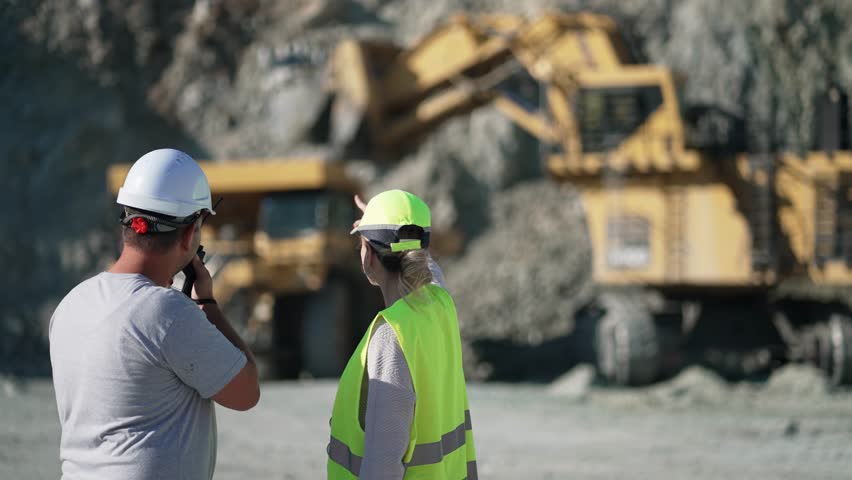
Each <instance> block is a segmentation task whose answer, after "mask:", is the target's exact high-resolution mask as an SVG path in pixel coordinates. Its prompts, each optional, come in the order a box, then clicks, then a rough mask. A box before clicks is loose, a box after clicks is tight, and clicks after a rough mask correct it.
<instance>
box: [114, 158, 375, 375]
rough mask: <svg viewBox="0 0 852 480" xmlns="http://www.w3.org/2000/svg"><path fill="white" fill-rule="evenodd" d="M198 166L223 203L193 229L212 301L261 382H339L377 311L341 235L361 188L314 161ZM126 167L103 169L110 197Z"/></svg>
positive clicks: (348, 239)
mask: <svg viewBox="0 0 852 480" xmlns="http://www.w3.org/2000/svg"><path fill="white" fill-rule="evenodd" d="M200 165H201V168H202V169H203V170H204V173H205V174H206V175H207V178H208V180H209V182H210V189H211V191H212V192H213V195H214V196H216V197H222V199H223V200H222V202H221V203H220V204H219V206H218V207H217V208H216V211H217V214H216V215H215V216H211V217H209V218H208V220H207V221H206V222H205V224H204V227H203V229H202V245H204V247H205V250H206V251H207V252H208V254H207V258H208V260H207V266H208V269H210V271H211V274H212V275H213V276H214V282H213V285H214V296H215V297H216V299H217V300H218V302H219V303H220V304H221V305H223V308H224V309H225V312H226V315H227V316H228V318H229V319H230V320H231V321H232V322H233V323H235V327H237V328H238V330H239V331H240V333H241V335H242V336H243V338H244V339H245V340H246V341H247V342H248V343H249V345H250V346H251V348H252V350H253V351H254V352H255V354H256V357H257V359H258V363H259V364H260V367H261V369H262V372H261V373H262V375H263V376H264V377H267V378H269V377H288V378H293V377H296V376H300V375H310V376H314V377H327V376H335V375H339V374H340V372H342V370H343V367H344V366H345V362H346V361H347V359H348V358H349V355H350V354H351V352H352V350H353V349H354V347H355V345H356V343H357V341H358V340H359V339H360V337H361V335H362V334H363V332H364V330H365V329H366V327H367V324H368V323H369V321H370V320H372V315H373V314H374V313H375V312H376V311H378V310H379V309H381V298H380V297H379V296H378V295H377V294H376V292H375V291H373V290H374V289H371V288H370V287H369V285H367V284H366V282H364V281H363V278H362V275H361V270H360V264H359V263H358V255H357V247H358V244H357V242H356V239H355V238H354V237H353V236H351V235H350V234H349V230H351V228H352V222H353V220H354V219H355V218H358V214H357V212H356V211H355V206H354V204H353V201H352V196H353V195H354V194H356V193H360V192H361V186H360V185H359V184H358V182H356V181H355V180H354V179H352V178H351V177H349V176H348V175H347V174H346V172H345V170H344V169H343V167H342V165H340V164H336V163H328V162H325V161H323V160H321V159H319V158H287V159H262V160H261V159H258V160H252V159H241V160H233V161H229V162H223V163H217V162H200ZM129 169H130V165H126V164H125V165H115V166H113V167H111V168H110V169H109V171H108V174H107V181H108V184H109V189H110V191H111V192H112V193H113V194H115V193H117V192H118V189H119V188H120V187H121V185H122V184H123V183H124V178H125V177H126V175H127V172H128V170H129ZM176 284H181V282H180V281H177V282H176Z"/></svg>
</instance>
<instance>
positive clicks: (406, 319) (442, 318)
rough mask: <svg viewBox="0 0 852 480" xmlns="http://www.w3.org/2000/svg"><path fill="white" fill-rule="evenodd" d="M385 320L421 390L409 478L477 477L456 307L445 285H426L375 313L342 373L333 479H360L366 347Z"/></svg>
mask: <svg viewBox="0 0 852 480" xmlns="http://www.w3.org/2000/svg"><path fill="white" fill-rule="evenodd" d="M379 319H384V320H385V321H386V322H387V323H388V324H389V325H390V326H391V327H392V328H393V329H394V332H396V336H397V339H398V340H399V344H400V347H402V353H403V354H404V355H405V360H406V362H408V368H409V370H410V371H411V380H412V382H413V384H414V392H415V394H416V395H417V400H416V406H415V408H414V419H413V421H412V424H411V436H410V439H409V442H408V449H407V450H406V452H405V456H404V457H403V458H402V462H403V463H404V464H405V466H406V472H405V477H404V478H406V479H409V480H413V479H430V480H441V479H447V480H462V479H465V478H466V479H468V480H476V478H477V474H476V453H475V450H474V446H473V432H472V431H471V423H470V412H469V410H468V402H467V389H466V388H465V384H464V373H463V372H462V356H461V339H460V337H459V324H458V318H457V317H456V307H455V305H454V304H453V300H452V298H450V295H449V294H448V293H447V292H446V291H445V290H444V289H442V288H441V287H438V286H436V285H427V286H424V287H421V288H420V289H418V290H417V291H416V292H414V293H412V294H409V295H407V296H405V297H404V298H402V299H400V300H398V301H396V302H395V303H394V304H393V305H391V306H390V307H388V308H386V309H384V310H382V311H381V312H379V314H378V315H376V318H375V319H374V320H373V323H372V324H371V325H370V328H369V329H367V333H366V334H365V335H364V338H363V339H362V340H361V343H360V344H359V345H358V348H356V349H355V353H353V354H352V358H351V359H350V360H349V364H348V365H347V366H346V369H345V370H344V371H343V375H342V376H341V377H340V386H339V387H338V389H337V398H335V400H334V410H333V412H332V417H331V441H330V443H329V445H328V458H329V460H328V478H329V480H337V479H345V480H351V479H356V478H358V474H359V472H360V470H361V461H362V459H363V458H364V430H362V429H361V424H360V423H359V421H358V409H359V405H360V396H361V382H362V380H363V379H364V377H365V375H364V373H365V369H366V365H367V345H369V343H370V338H371V337H372V335H373V331H374V330H375V327H376V323H377V321H378V320H379Z"/></svg>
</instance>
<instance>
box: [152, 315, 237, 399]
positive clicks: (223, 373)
mask: <svg viewBox="0 0 852 480" xmlns="http://www.w3.org/2000/svg"><path fill="white" fill-rule="evenodd" d="M180 311H181V313H182V315H179V316H178V317H177V318H175V319H174V321H173V322H172V324H171V325H170V326H169V329H168V330H167V332H166V336H165V338H164V340H163V357H164V358H165V362H166V364H167V365H168V366H169V368H171V370H172V371H173V372H174V373H175V375H177V376H178V377H179V378H180V379H181V380H182V381H183V383H185V384H187V385H189V386H190V387H192V388H194V389H195V390H197V391H198V393H199V394H200V395H201V396H202V397H203V398H210V397H212V396H213V395H216V394H217V393H219V391H220V390H222V388H224V387H225V385H227V384H228V382H230V381H231V380H232V379H233V378H234V377H235V376H236V375H237V374H238V373H239V372H240V370H242V368H243V367H244V366H245V364H246V362H247V359H246V355H245V354H244V353H243V352H242V351H241V350H240V349H238V348H237V347H235V346H234V345H233V344H232V343H231V342H230V341H229V340H228V339H227V338H225V336H224V335H222V333H221V332H220V331H219V330H218V329H217V328H216V327H215V326H214V325H213V324H212V323H210V321H209V320H207V316H206V315H205V314H204V312H203V311H201V309H199V308H198V307H196V306H194V305H188V306H187V307H186V308H184V309H181V310H180Z"/></svg>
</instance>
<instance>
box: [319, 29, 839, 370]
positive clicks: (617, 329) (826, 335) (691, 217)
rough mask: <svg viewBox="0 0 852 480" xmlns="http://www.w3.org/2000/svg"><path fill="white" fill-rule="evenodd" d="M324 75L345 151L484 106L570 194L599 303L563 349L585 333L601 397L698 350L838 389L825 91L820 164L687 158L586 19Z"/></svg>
mask: <svg viewBox="0 0 852 480" xmlns="http://www.w3.org/2000/svg"><path fill="white" fill-rule="evenodd" d="M330 73H331V85H332V90H333V92H332V93H333V100H332V102H331V109H330V112H329V113H330V114H329V115H328V118H329V119H330V124H329V125H328V127H327V128H328V129H329V133H330V138H331V140H332V141H335V142H338V143H339V144H340V146H341V148H343V149H344V151H347V150H348V151H352V150H357V149H359V148H363V147H364V146H366V147H367V148H368V149H369V150H370V151H375V152H388V153H393V152H395V151H398V150H400V149H402V148H404V147H406V146H409V145H410V144H411V141H412V138H414V137H416V136H418V135H423V134H425V133H426V132H428V131H429V129H430V128H432V127H434V126H436V125H438V124H440V122H442V121H443V120H444V119H446V118H449V117H451V116H453V115H456V114H461V113H464V112H468V111H470V110H472V109H474V108H476V107H478V106H480V105H483V104H485V103H488V102H493V103H494V104H495V105H496V106H497V107H498V108H499V109H500V110H501V111H502V112H503V113H505V114H506V115H508V116H509V117H510V118H511V119H513V121H515V122H516V123H517V124H518V125H520V126H521V127H523V128H524V129H525V130H527V131H529V132H530V133H531V134H533V135H534V136H536V137H537V138H538V139H540V141H541V142H542V144H543V145H544V146H545V147H546V149H547V151H548V153H547V155H546V159H545V163H546V169H547V170H548V171H549V172H550V174H551V175H552V177H553V178H554V179H556V180H557V181H566V182H570V183H571V184H573V185H575V186H576V187H577V188H578V189H579V190H580V192H581V196H582V202H583V205H584V209H585V213H586V222H587V228H588V233H589V238H590V240H591V244H592V249H593V258H592V259H591V261H592V264H593V272H594V273H593V274H594V279H595V280H596V282H597V283H598V284H599V285H600V286H601V287H602V288H601V290H602V293H601V294H600V295H599V296H598V298H597V300H596V301H595V302H594V304H592V305H589V306H588V307H587V308H585V309H583V311H581V312H580V314H579V315H578V325H580V326H581V328H578V331H577V334H578V335H583V333H582V332H584V331H585V329H584V328H582V326H583V325H588V324H589V322H591V325H592V326H593V328H591V329H590V330H589V332H591V333H590V334H587V336H586V337H584V338H583V342H581V344H588V345H591V346H593V347H594V348H593V349H592V353H593V355H594V357H593V358H594V359H595V360H596V364H597V366H598V370H599V372H600V374H602V375H603V376H604V377H605V378H607V379H608V380H610V381H612V382H615V383H618V384H643V383H647V382H650V381H653V380H654V379H656V378H658V376H659V375H660V374H661V372H662V371H663V370H665V369H666V368H667V366H669V365H670V364H671V363H677V362H676V357H677V355H678V354H679V352H684V351H695V350H696V349H697V350H700V351H702V352H705V353H706V355H704V357H703V359H704V360H706V361H708V362H710V363H713V364H715V365H717V366H724V365H726V364H731V366H732V367H734V366H735V367H736V368H737V369H739V370H742V371H743V372H744V373H748V372H755V371H760V370H765V369H768V368H769V367H771V366H773V365H775V364H778V363H780V362H786V361H810V362H813V363H815V364H816V365H818V366H819V367H821V368H823V369H824V370H825V371H826V372H827V374H828V375H829V376H830V378H831V379H832V381H833V382H834V383H836V384H841V383H850V382H852V321H851V320H850V307H849V303H848V299H849V298H850V296H849V288H848V287H849V285H850V281H852V275H850V273H851V272H850V262H852V196H850V194H852V190H851V189H850V188H852V153H850V152H849V151H848V148H849V138H848V137H849V133H850V132H849V128H848V123H846V127H845V129H844V127H843V124H844V121H843V116H844V115H846V118H848V108H846V107H845V105H847V103H844V102H846V100H845V98H846V97H845V96H843V95H840V93H839V92H837V91H833V92H831V95H829V96H828V97H827V98H828V100H827V101H826V103H825V106H826V108H825V109H824V113H825V115H824V117H825V118H828V119H829V120H830V121H828V122H826V123H824V127H825V128H824V129H823V131H824V133H825V134H824V135H823V137H824V138H825V139H826V141H825V142H823V145H822V146H821V149H822V150H821V151H819V152H816V153H809V154H807V155H804V156H801V155H795V154H745V153H737V151H741V150H737V149H730V148H729V149H728V150H727V151H728V153H720V152H725V151H726V150H725V149H711V148H706V146H704V147H701V148H697V147H693V146H691V145H690V144H689V143H688V142H687V138H686V137H687V135H686V133H685V127H684V122H682V119H681V109H680V105H679V101H678V97H677V92H676V84H675V81H674V78H673V74H672V72H671V71H669V70H668V69H667V68H665V67H663V66H657V65H646V64H636V63H635V62H634V61H633V59H632V57H631V55H630V53H629V49H628V48H627V46H626V45H625V43H624V42H623V40H622V38H621V37H620V35H619V32H618V29H617V26H616V24H615V23H614V22H613V20H611V19H610V18H608V17H605V16H599V15H594V14H587V13H581V14H574V15H564V14H550V15H544V16H541V17H538V18H536V19H532V20H528V19H525V18H522V17H518V16H511V15H495V16H482V17H469V16H457V17H455V18H454V19H452V20H451V21H450V22H449V23H447V24H446V25H444V26H441V27H439V28H438V29H436V30H435V31H433V32H432V33H430V34H428V35H427V36H426V37H424V38H423V39H421V40H420V41H418V42H417V43H416V44H415V45H413V46H412V47H410V48H401V47H399V46H396V45H392V44H388V43H385V42H374V41H355V40H347V41H345V42H343V43H341V44H340V45H339V47H338V48H337V49H336V51H335V53H334V55H333V56H332V58H331V62H330ZM832 112H833V113H832ZM518 161H532V159H518Z"/></svg>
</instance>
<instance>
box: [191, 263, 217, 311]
mask: <svg viewBox="0 0 852 480" xmlns="http://www.w3.org/2000/svg"><path fill="white" fill-rule="evenodd" d="M192 268H193V269H195V285H193V286H192V298H193V299H195V300H198V299H201V298H213V277H211V276H210V272H209V271H208V270H207V267H206V266H205V265H204V262H202V261H201V259H200V258H198V255H193V256H192Z"/></svg>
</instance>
